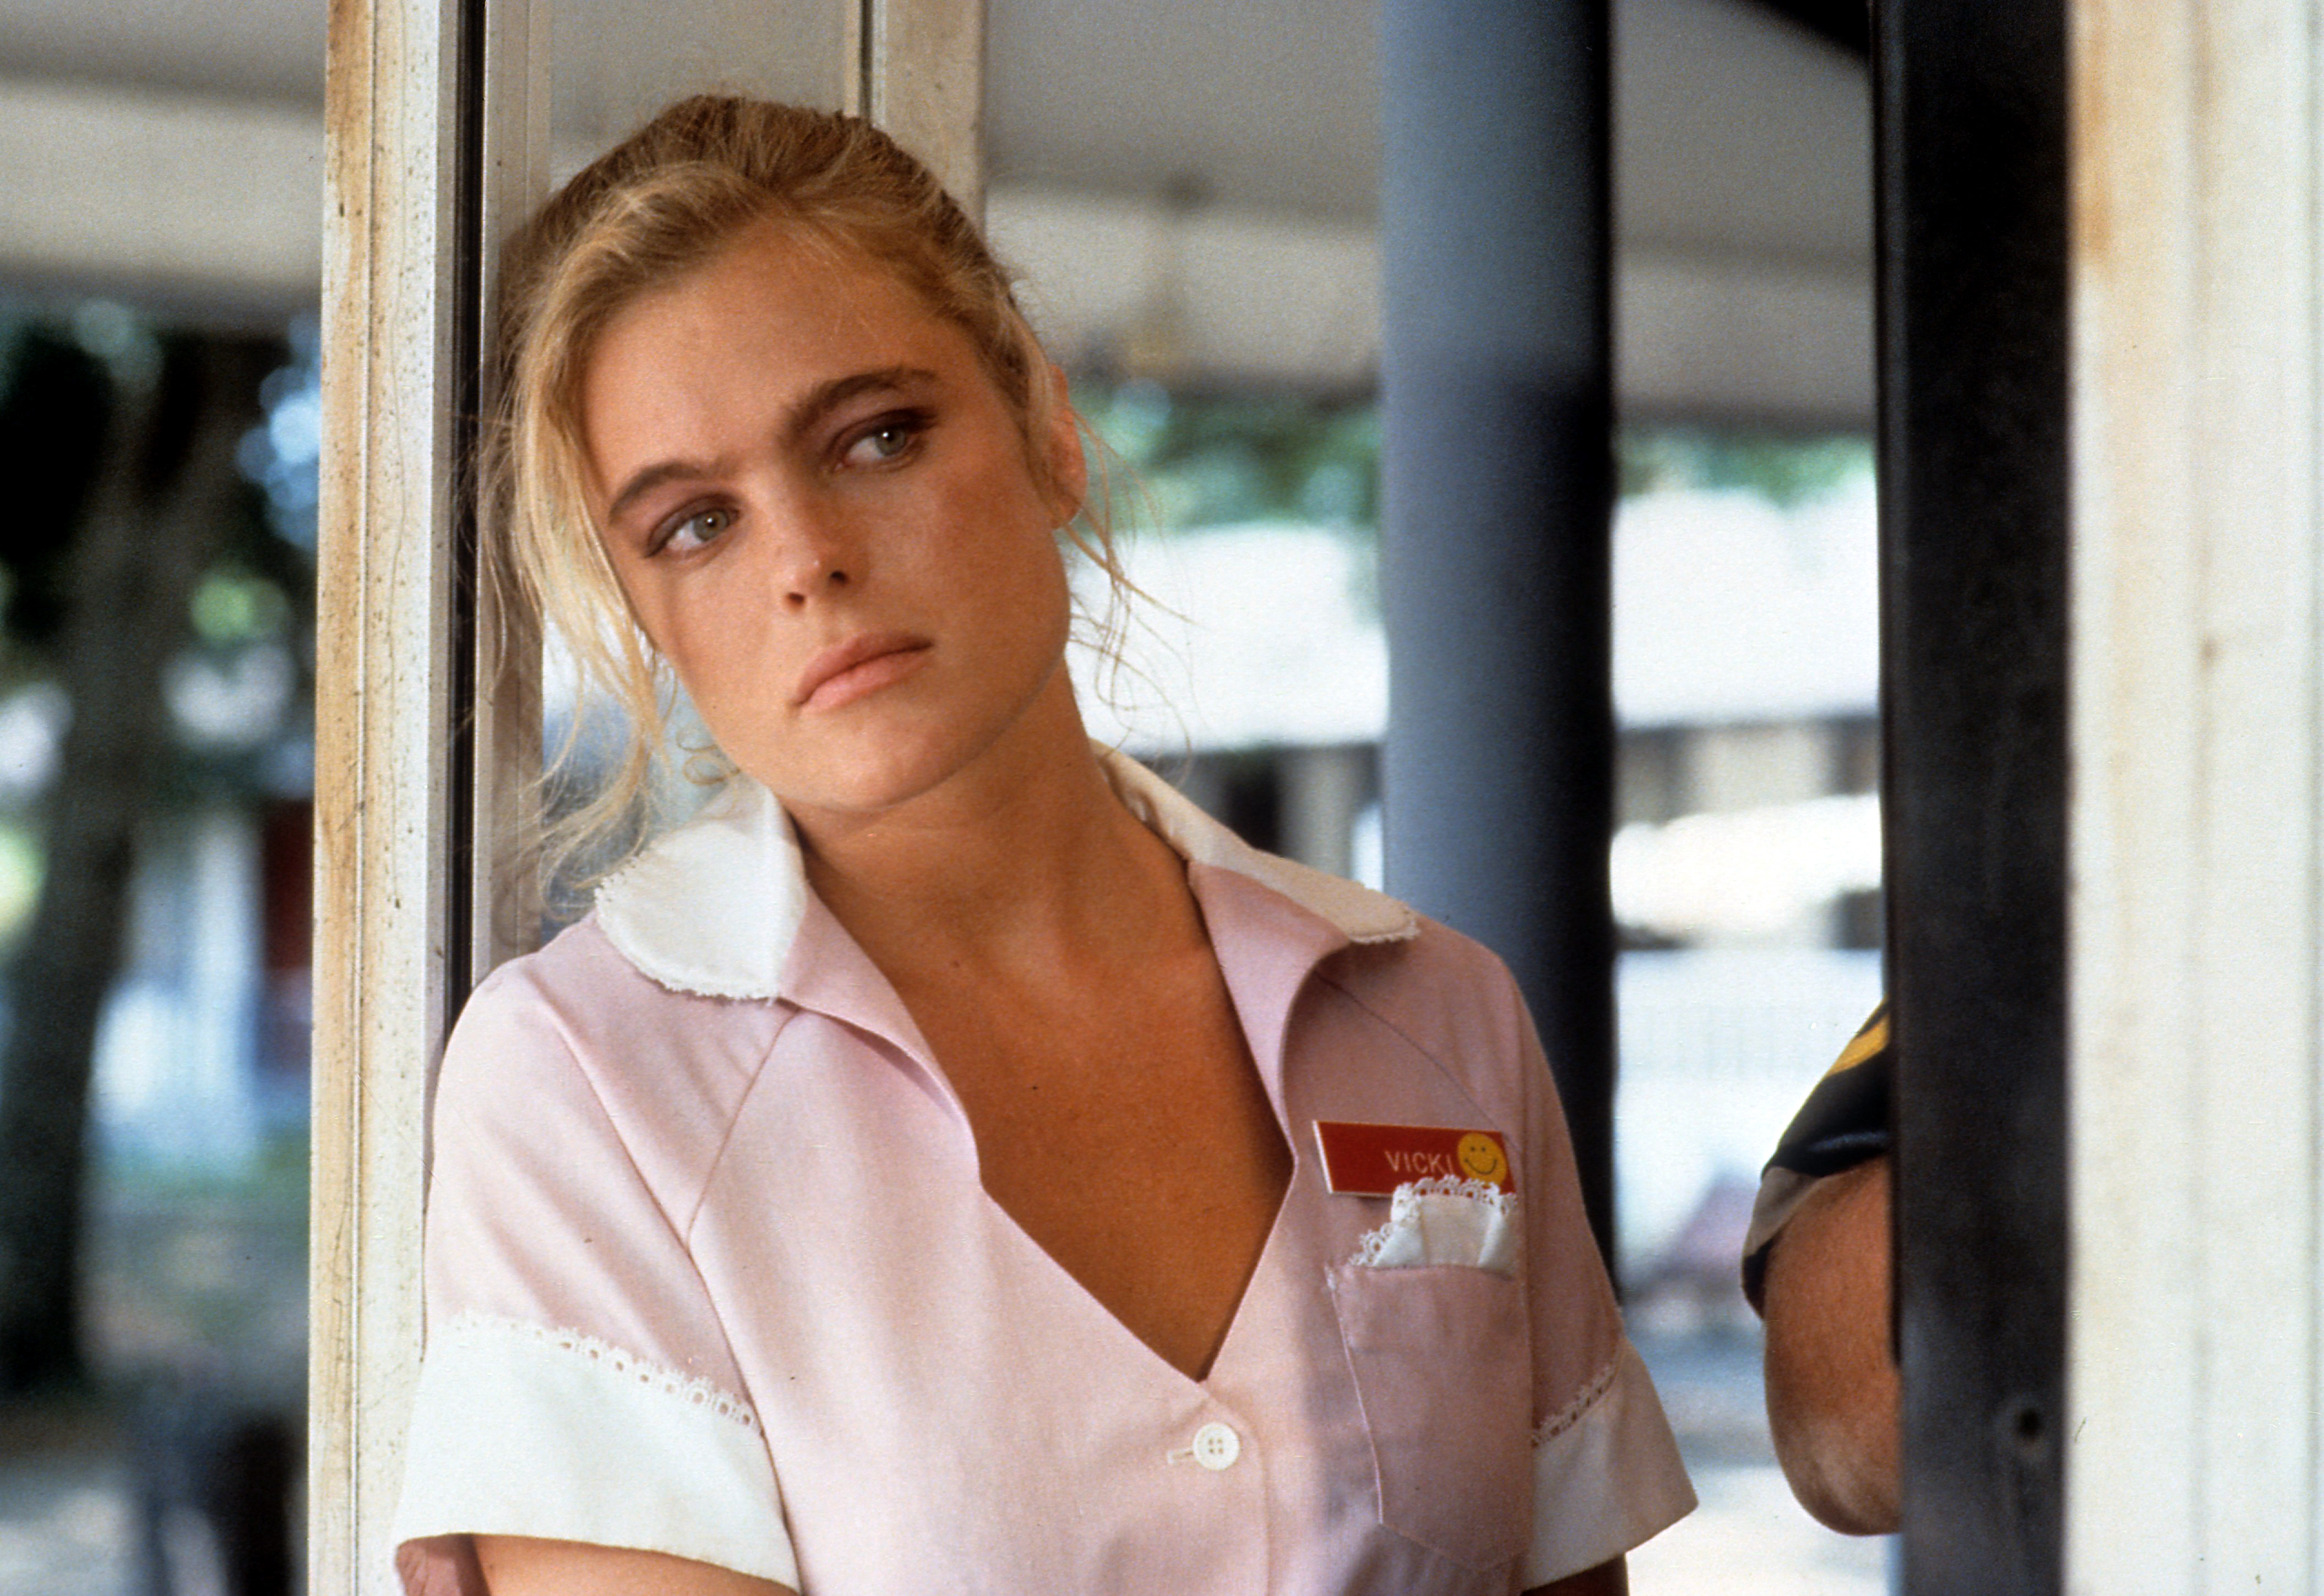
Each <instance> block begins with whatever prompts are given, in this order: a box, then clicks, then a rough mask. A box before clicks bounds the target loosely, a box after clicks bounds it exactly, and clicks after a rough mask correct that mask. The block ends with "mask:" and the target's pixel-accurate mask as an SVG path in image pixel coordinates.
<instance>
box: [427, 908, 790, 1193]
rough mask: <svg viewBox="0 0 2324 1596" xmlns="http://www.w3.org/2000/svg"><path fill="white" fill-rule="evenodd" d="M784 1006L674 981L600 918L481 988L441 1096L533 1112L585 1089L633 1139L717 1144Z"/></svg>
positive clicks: (462, 1021)
mask: <svg viewBox="0 0 2324 1596" xmlns="http://www.w3.org/2000/svg"><path fill="white" fill-rule="evenodd" d="M787 1013H788V1010H787V1008H786V1007H785V1006H784V1005H780V1004H777V1003H771V1002H752V1001H733V1000H727V999H718V998H706V997H702V996H698V995H696V994H692V993H687V992H673V991H671V990H670V989H669V988H668V987H666V986H663V985H661V984H659V983H657V982H655V981H653V980H652V979H651V978H650V977H649V976H647V975H645V974H644V973H641V971H639V970H638V969H637V967H636V966H635V965H633V964H632V963H631V962H630V961H629V960H628V959H627V958H625V957H624V956H623V955H622V953H621V951H620V950H619V949H617V948H616V947H615V946H613V943H612V942H611V941H610V940H609V939H608V938H607V937H606V936H605V934H604V930H603V929H602V928H601V927H599V926H598V925H597V923H596V917H595V915H591V916H588V917H586V918H584V919H582V920H581V921H579V922H578V923H576V924H575V925H573V926H571V927H567V929H565V930H564V931H562V932H560V933H559V934H558V936H556V937H555V938H553V939H552V940H551V941H550V942H549V943H548V944H547V945H546V946H543V947H541V948H539V950H537V951H536V952H533V953H529V954H525V955H521V956H519V957H517V958H513V959H511V960H509V961H508V962H507V963H506V964H502V965H500V966H499V967H498V968H496V969H494V970H493V972H492V973H491V974H490V975H488V976H486V977H485V978H484V981H483V982H481V983H479V984H478V985H477V987H476V990H475V992H474V993H473V994H471V996H470V997H469V999H468V1001H467V1004H466V1007H465V1008H464V1009H463V1010H461V1014H460V1018H459V1020H458V1022H457V1024H456V1025H455V1026H454V1028H453V1031H452V1035H451V1038H450V1039H449V1040H448V1041H447V1043H446V1045H445V1049H444V1067H443V1075H442V1078H441V1084H440V1085H439V1093H438V1102H439V1105H440V1104H441V1103H443V1102H446V1101H447V1100H456V1101H457V1102H459V1103H460V1104H461V1108H462V1112H516V1113H524V1112H529V1111H530V1105H532V1104H537V1103H538V1102H540V1101H541V1100H542V1099H543V1098H544V1097H571V1096H575V1095H586V1096H589V1097H594V1098H595V1100H596V1101H597V1102H598V1104H600V1105H601V1106H602V1108H603V1110H604V1113H605V1115H606V1116H607V1117H608V1118H610V1119H611V1120H612V1121H613V1125H614V1128H615V1129H616V1130H619V1131H620V1132H621V1134H622V1139H623V1140H624V1141H625V1142H630V1143H632V1144H633V1145H634V1144H636V1143H638V1142H639V1141H640V1140H641V1139H642V1140H646V1141H651V1142H655V1143H659V1144H665V1145H666V1144H669V1143H671V1142H672V1140H673V1139H675V1140H676V1141H678V1142H685V1143H691V1142H693V1141H696V1140H697V1139H699V1140H703V1141H705V1142H708V1143H713V1144H715V1141H716V1139H718V1138H719V1137H720V1136H721V1135H722V1134H723V1130H724V1126H725V1125H726V1124H728V1123H729V1122H731V1121H732V1119H733V1113H734V1112H735V1111H736V1109H737V1108H738V1107H739V1105H740V1103H741V1101H742V1097H743V1095H744V1094H745V1093H747V1092H748V1090H749V1088H750V1086H751V1084H752V1081H753V1080H754V1078H755V1076H756V1074H757V1071H758V1069H759V1066H761V1063H762V1062H763V1061H764V1059H765V1058H766V1056H767V1054H768V1052H769V1050H770V1048H771V1047H772V1045H773V1040H774V1038H775V1035H776V1034H777V1032H779V1029H781V1026H782V1022H783V1019H784V1018H785V1017H786V1015H787ZM439 1112H443V1111H442V1109H441V1108H440V1106H439ZM673 1150H674V1149H673Z"/></svg>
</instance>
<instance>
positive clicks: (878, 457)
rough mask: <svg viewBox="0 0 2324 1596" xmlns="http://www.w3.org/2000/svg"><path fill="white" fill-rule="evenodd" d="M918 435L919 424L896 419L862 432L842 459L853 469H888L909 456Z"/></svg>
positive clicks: (882, 422) (901, 418)
mask: <svg viewBox="0 0 2324 1596" xmlns="http://www.w3.org/2000/svg"><path fill="white" fill-rule="evenodd" d="M919 436H920V424H919V423H918V421H915V420H909V419H908V418H905V417H901V416H899V417H894V418H891V419H890V420H885V421H881V422H880V423H879V424H878V425H877V426H875V427H872V428H871V429H869V430H867V431H864V432H862V433H859V434H858V435H857V436H856V438H855V439H854V441H853V442H852V443H850V444H849V445H848V446H847V448H846V450H845V452H844V454H842V455H841V457H840V458H841V459H842V461H843V462H844V463H845V464H847V465H850V466H885V465H887V464H889V463H890V461H894V460H899V459H901V458H903V457H904V456H906V455H908V454H909V453H910V452H911V448H912V445H913V444H915V443H917V442H918V440H919Z"/></svg>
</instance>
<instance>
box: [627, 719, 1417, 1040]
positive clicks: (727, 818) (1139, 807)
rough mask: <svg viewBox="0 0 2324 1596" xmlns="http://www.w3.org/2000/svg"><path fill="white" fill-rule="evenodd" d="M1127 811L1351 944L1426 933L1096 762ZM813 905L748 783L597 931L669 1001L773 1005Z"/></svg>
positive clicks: (1149, 784)
mask: <svg viewBox="0 0 2324 1596" xmlns="http://www.w3.org/2000/svg"><path fill="white" fill-rule="evenodd" d="M1098 759H1099V763H1100V764H1101V765H1102V766H1103V768H1104V770H1105V775H1106V780H1108V781H1110V782H1111V783H1112V784H1113V789H1114V791H1115V793H1116V794H1117V795H1119V796H1120V798H1121V801H1122V802H1123V803H1124V804H1125V805H1127V806H1128V807H1129V808H1130V813H1131V814H1133V815H1135V816H1138V818H1139V820H1140V821H1142V822H1143V823H1144V824H1145V825H1146V826H1148V827H1150V828H1151V829H1152V830H1153V832H1154V833H1155V835H1157V836H1159V837H1161V838H1162V840H1163V841H1165V842H1167V843H1168V844H1170V845H1171V846H1172V847H1173V848H1175V849H1176V850H1177V851H1178V853H1180V854H1181V855H1183V856H1184V857H1185V859H1186V860H1188V861H1189V862H1190V863H1195V864H1206V865H1211V866H1213V867H1214V868H1216V869H1220V870H1231V871H1233V872H1236V873H1237V874H1239V875H1244V876H1248V877H1250V879H1251V880H1253V881H1257V882H1259V884H1260V885H1261V886H1264V887H1268V888H1270V889H1272V890H1275V891H1277V892H1279V893H1281V894H1282V895H1283V896H1284V897H1286V898H1287V899H1290V900H1291V901H1292V902H1294V903H1296V904H1297V905H1298V906H1299V907H1300V908H1302V909H1306V910H1307V911H1308V912H1309V913H1311V914H1313V915H1314V916H1316V917H1317V918H1320V919H1323V920H1325V921H1328V922H1329V923H1330V924H1331V925H1332V926H1333V927H1335V928H1337V929H1338V930H1339V931H1340V933H1341V934H1342V935H1343V936H1346V937H1347V938H1348V939H1349V940H1350V941H1351V942H1401V941H1403V940H1405V939H1406V938H1407V937H1410V936H1416V935H1417V934H1418V932H1419V930H1420V922H1419V919H1418V918H1417V917H1416V916H1415V915H1414V914H1413V912H1412V910H1410V909H1406V907H1405V906H1404V905H1403V904H1401V903H1398V902H1397V900H1396V899H1393V898H1389V897H1388V896H1386V895H1384V894H1382V893H1379V892H1375V891H1373V890H1371V889H1370V888H1369V887H1363V886H1359V885H1357V884H1356V883H1355V882H1353V881H1342V880H1341V879H1340V878H1339V877H1337V876H1333V875H1326V874H1324V873H1323V872H1322V871H1319V870H1311V869H1309V868H1308V867H1307V866H1306V865H1304V864H1298V863H1294V862H1293V861H1291V860H1288V859H1278V858H1277V857H1276V856H1275V855H1274V854H1272V853H1260V852H1259V850H1258V849H1256V848H1254V847H1252V846H1251V845H1250V844H1248V843H1246V842H1244V841H1243V840H1242V839H1241V838H1240V837H1239V836H1237V835H1235V834H1234V833H1233V832H1231V831H1229V830H1228V829H1227V828H1226V827H1225V826H1221V825H1220V824H1219V823H1218V822H1217V821H1215V820H1213V819H1212V818H1211V817H1210V816H1208V815H1205V814H1204V813H1203V811H1202V810H1201V809H1199V808H1197V807H1195V806H1194V804H1193V803H1192V802H1190V801H1189V800H1188V799H1187V798H1185V797H1184V796H1182V795H1181V794H1180V793H1179V792H1178V791H1177V790H1176V789H1175V788H1173V787H1171V786H1170V784H1169V783H1168V782H1167V781H1165V780H1162V779H1161V778H1160V777H1158V776H1157V775H1155V774H1154V773H1153V772H1152V771H1150V770H1147V769H1146V767H1145V766H1143V765H1141V764H1139V762H1138V761H1136V760H1133V759H1131V758H1130V757H1129V756H1128V755H1126V754H1122V753H1119V752H1114V751H1113V750H1111V749H1102V750H1101V751H1100V752H1099V755H1098ZM806 914H807V870H806V866H805V863H804V862H803V861H802V860H801V859H800V857H799V850H798V835H797V834H796V833H795V832H794V831H793V830H792V829H791V822H790V816H788V815H786V814H784V813H783V807H782V805H781V804H779V802H777V801H776V799H775V796H774V794H772V793H770V792H769V791H768V790H767V789H765V788H764V787H761V785H759V783H757V782H755V781H753V780H751V779H750V778H748V777H747V776H735V777H733V778H731V779H730V780H729V781H728V784H727V789H726V790H725V791H724V792H722V793H721V794H720V795H719V796H718V797H717V798H714V799H712V800H711V803H710V805H709V807H707V808H705V810H704V811H703V812H702V814H700V815H699V816H696V817H695V818H694V819H692V820H689V821H687V823H686V824H685V825H683V826H677V827H675V828H673V829H672V830H670V831H668V832H665V833H664V834H663V835H660V836H659V837H657V838H655V839H654V840H653V841H652V842H650V843H649V844H646V846H645V847H644V848H642V849H641V850H640V851H639V852H638V853H637V856H636V857H634V858H632V860H631V861H630V862H629V863H626V864H624V865H622V868H621V869H619V870H617V871H615V872H613V874H612V875H610V876H608V877H606V878H605V880H604V882H603V883H602V884H601V885H600V886H599V887H598V889H597V924H598V927H599V928H600V929H602V930H603V931H604V933H605V936H606V937H607V939H608V940H610V941H611V942H612V943H613V946H614V947H615V948H617V949H619V950H620V952H621V954H622V957H624V958H626V959H628V960H629V961H630V963H631V964H634V965H635V966H637V968H638V969H639V970H640V971H641V973H644V974H646V975H649V976H650V977H652V978H653V979H654V980H655V981H657V982H659V983H660V984H662V985H663V986H666V987H669V989H670V990H672V991H673V992H698V993H701V994H702V995H704V996H705V997H714V998H771V997H774V996H775V995H776V993H777V991H778V989H779V986H780V984H781V980H782V973H783V966H784V964H785V963H786V962H787V961H788V958H789V956H790V951H791V942H792V940H793V939H794V938H795V937H796V936H798V928H799V922H800V921H801V920H802V919H803V918H805V917H806Z"/></svg>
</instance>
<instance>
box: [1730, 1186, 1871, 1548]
mask: <svg viewBox="0 0 2324 1596" xmlns="http://www.w3.org/2000/svg"><path fill="white" fill-rule="evenodd" d="M1888 1163H1889V1161H1888V1159H1887V1158H1886V1157H1882V1158H1875V1159H1873V1160H1872V1161H1871V1162H1869V1163H1866V1164H1861V1165H1858V1167H1855V1168H1853V1169H1849V1170H1846V1171H1844V1172H1842V1173H1840V1174H1838V1175H1834V1176H1829V1177H1827V1178H1825V1179H1822V1180H1819V1181H1817V1182H1816V1183H1815V1185H1813V1186H1812V1187H1810V1188H1809V1190H1808V1192H1807V1193H1806V1195H1804V1196H1803V1198H1802V1199H1801V1201H1800V1204H1799V1206H1798V1208H1797V1209H1795V1210H1794V1212H1793V1213H1792V1215H1791V1217H1790V1219H1789V1220H1788V1221H1787V1222H1785V1223H1784V1228H1783V1230H1782V1232H1780V1233H1779V1234H1778V1235H1777V1237H1776V1239H1775V1244H1774V1245H1773V1247H1772V1248H1770V1249H1769V1250H1768V1253H1767V1257H1766V1278H1765V1284H1764V1287H1763V1290H1764V1305H1765V1312H1766V1322H1767V1343H1766V1376H1767V1422H1768V1426H1769V1428H1770V1429H1771V1430H1772V1431H1773V1432H1774V1435H1775V1456H1776V1457H1777V1459H1778V1460H1779V1461H1780V1462H1782V1463H1783V1465H1784V1478H1785V1479H1786V1480H1788V1481H1790V1482H1791V1487H1792V1491H1793V1494H1794V1495H1795V1496H1797V1497H1798V1498H1799V1499H1800V1502H1801V1505H1803V1507H1805V1508H1807V1510H1808V1511H1809V1512H1811V1513H1812V1514H1814V1515H1815V1517H1816V1518H1818V1519H1819V1520H1821V1522H1822V1523H1824V1524H1827V1525H1829V1526H1830V1527H1832V1528H1834V1529H1837V1530H1841V1531H1844V1532H1845V1533H1847V1534H1849V1535H1882V1534H1886V1533H1889V1532H1891V1531H1893V1530H1895V1528H1896V1527H1897V1525H1898V1523H1899V1521H1900V1519H1901V1518H1902V1514H1903V1484H1902V1472H1903V1471H1902V1467H1901V1463H1900V1453H1901V1446H1902V1441H1901V1432H1902V1429H1903V1425H1902V1418H1901V1414H1900V1409H1899V1388H1898V1380H1897V1371H1896V1362H1895V1356H1894V1353H1893V1351H1892V1342H1891V1340H1890V1332H1889V1315H1890V1310H1889V1292H1890V1286H1889V1268H1888V1233H1889V1232H1888V1225H1889V1220H1888Z"/></svg>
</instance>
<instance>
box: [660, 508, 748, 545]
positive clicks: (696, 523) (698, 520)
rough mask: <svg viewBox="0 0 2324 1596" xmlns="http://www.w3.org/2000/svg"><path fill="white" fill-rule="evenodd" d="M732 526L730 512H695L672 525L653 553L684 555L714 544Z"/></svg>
mask: <svg viewBox="0 0 2324 1596" xmlns="http://www.w3.org/2000/svg"><path fill="white" fill-rule="evenodd" d="M733 524H734V514H733V512H732V511H730V510H697V511H696V512H694V513H693V514H691V515H688V516H686V517H685V518H683V519H682V520H680V521H678V522H677V523H676V524H675V525H673V526H672V527H671V528H670V529H669V532H668V533H666V534H665V535H664V536H663V538H662V540H661V541H660V543H659V544H658V545H657V546H656V548H655V552H656V553H659V552H660V551H661V550H662V549H675V550H676V551H677V552H678V553H680V554H684V553H687V551H689V550H691V549H700V548H702V547H703V546H704V545H705V544H707V543H712V542H715V541H716V540H718V538H719V537H720V536H721V535H722V534H723V533H724V532H725V531H726V530H727V529H728V528H730V527H732V526H733Z"/></svg>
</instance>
